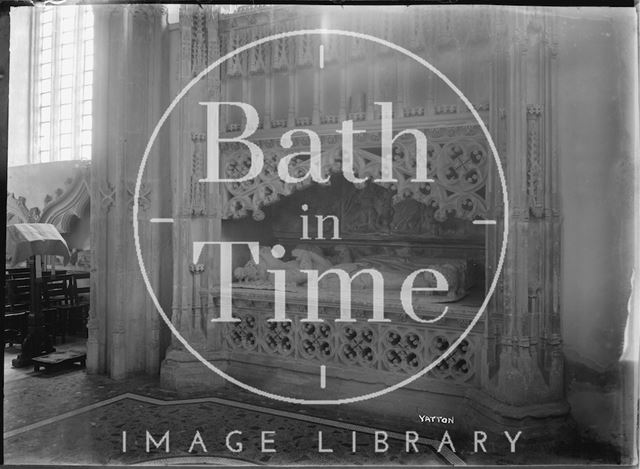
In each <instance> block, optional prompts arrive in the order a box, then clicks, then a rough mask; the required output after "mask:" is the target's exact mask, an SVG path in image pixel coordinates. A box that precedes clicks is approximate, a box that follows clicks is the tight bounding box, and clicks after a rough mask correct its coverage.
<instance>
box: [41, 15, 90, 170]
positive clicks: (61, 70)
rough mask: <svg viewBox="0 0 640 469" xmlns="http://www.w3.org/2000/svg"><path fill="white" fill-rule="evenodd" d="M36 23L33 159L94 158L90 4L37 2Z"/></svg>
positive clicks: (47, 160) (46, 160)
mask: <svg viewBox="0 0 640 469" xmlns="http://www.w3.org/2000/svg"><path fill="white" fill-rule="evenodd" d="M33 26H34V27H33V32H34V41H33V44H34V49H35V50H34V55H33V69H32V70H33V74H32V77H33V81H32V87H31V92H32V103H33V106H32V109H33V114H32V116H31V123H32V127H31V129H32V132H31V135H32V138H31V148H30V161H31V162H32V163H44V162H49V161H61V160H79V159H82V160H88V159H91V140H92V137H91V131H92V126H93V122H92V98H93V49H94V44H93V13H92V10H91V7H86V6H46V7H44V8H37V9H36V12H35V15H34V24H33Z"/></svg>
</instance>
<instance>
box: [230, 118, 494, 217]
mask: <svg viewBox="0 0 640 469" xmlns="http://www.w3.org/2000/svg"><path fill="white" fill-rule="evenodd" d="M424 132H425V134H426V135H427V141H428V146H427V152H428V156H427V172H428V177H429V178H431V179H433V182H430V183H416V182H411V181H412V179H414V178H415V177H416V167H415V166H416V158H415V141H414V137H413V136H411V135H403V136H401V137H400V138H398V139H397V140H396V142H395V143H394V145H393V175H394V179H396V181H397V182H393V183H376V184H379V185H381V186H383V187H386V188H388V189H390V190H391V191H392V192H393V193H394V196H393V202H394V204H397V203H399V202H402V201H403V200H406V199H414V200H416V201H418V202H420V203H422V204H424V205H427V206H429V207H432V208H433V209H434V216H435V219H436V220H438V221H445V220H446V219H447V218H449V217H456V218H460V219H464V220H474V219H477V218H484V217H486V216H487V206H488V204H487V200H486V183H487V174H488V167H489V164H488V162H489V158H490V153H489V151H488V149H487V145H486V142H485V140H484V137H483V136H482V133H481V131H480V129H479V127H478V126H461V127H450V128H436V129H427V130H425V131H424ZM358 137H359V138H358V139H357V141H356V142H355V144H354V151H353V153H354V164H353V166H354V174H355V176H356V177H358V178H368V179H369V180H372V181H373V180H375V179H377V178H379V177H380V167H381V156H380V155H381V150H380V134H379V133H368V134H360V135H358ZM293 143H294V145H293V147H292V148H290V149H286V150H285V149H282V148H281V147H280V146H279V145H277V143H276V142H275V141H273V140H263V141H260V142H258V144H259V146H260V147H261V148H262V151H263V153H264V167H263V169H262V171H261V172H260V174H259V175H258V176H257V177H256V178H254V179H251V180H248V181H243V182H230V183H225V184H223V187H224V189H223V205H222V214H221V215H222V218H223V219H229V218H243V217H245V216H247V215H248V214H249V213H250V212H251V213H252V216H253V218H254V219H255V220H258V221H259V220H262V219H264V217H265V214H264V212H263V210H262V209H263V208H264V207H266V206H268V205H271V204H273V203H274V202H276V201H278V200H279V199H280V198H281V197H286V196H288V195H290V194H292V193H293V192H295V191H297V190H300V189H303V188H305V187H307V186H309V185H310V184H312V183H313V181H312V180H311V178H307V179H305V180H304V181H302V182H300V183H285V182H283V181H282V180H281V179H280V177H279V176H278V170H277V167H278V162H279V161H280V159H281V158H283V157H284V156H286V155H290V154H292V153H294V152H305V151H308V148H309V147H308V141H307V139H306V138H294V139H293ZM222 153H223V159H222V171H223V174H224V177H226V178H228V179H239V178H240V177H241V176H243V175H244V174H246V173H247V172H248V171H249V169H250V165H251V157H250V154H249V151H248V150H247V148H246V147H245V146H244V145H241V144H239V143H231V144H224V145H223V146H222ZM308 171H309V158H308V156H307V155H302V156H298V157H295V158H293V159H292V160H291V161H290V164H289V173H290V174H291V175H292V176H294V177H302V176H304V175H305V174H307V172H308ZM340 171H342V148H341V142H340V141H339V140H338V139H337V138H336V137H335V136H333V135H330V136H324V137H322V175H323V178H324V177H326V176H327V175H330V174H332V173H337V172H340ZM329 184H330V182H329ZM355 185H356V187H364V185H365V183H361V184H355Z"/></svg>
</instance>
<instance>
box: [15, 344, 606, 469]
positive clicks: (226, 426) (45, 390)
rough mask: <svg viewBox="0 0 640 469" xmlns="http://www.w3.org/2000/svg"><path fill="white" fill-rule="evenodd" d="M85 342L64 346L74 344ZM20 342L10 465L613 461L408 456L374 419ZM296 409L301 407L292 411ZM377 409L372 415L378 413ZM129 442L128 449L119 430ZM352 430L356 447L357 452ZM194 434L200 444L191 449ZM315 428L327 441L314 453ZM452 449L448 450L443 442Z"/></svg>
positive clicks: (588, 454)
mask: <svg viewBox="0 0 640 469" xmlns="http://www.w3.org/2000/svg"><path fill="white" fill-rule="evenodd" d="M79 346H82V344H81V343H79V342H72V343H68V344H66V345H64V346H57V348H58V349H59V350H60V349H62V348H69V347H73V348H77V347H79ZM18 351H19V350H16V349H9V348H7V349H5V395H4V432H5V433H4V456H5V461H4V462H5V464H62V465H67V464H142V463H145V462H147V463H155V464H171V463H179V464H194V463H197V464H214V465H230V464H245V465H246V464H265V463H270V464H285V465H296V466H297V465H309V464H314V465H328V464H333V465H344V464H349V465H354V464H355V465H360V464H366V465H398V464H402V465H405V464H411V465H451V464H452V463H453V464H464V462H463V461H466V462H467V463H469V464H545V463H546V464H549V463H554V464H558V463H562V464H573V465H575V464H580V463H581V462H587V461H588V462H590V463H591V464H593V463H611V462H615V460H613V459H612V457H614V456H609V457H606V455H605V454H603V453H602V451H601V450H600V449H599V448H595V447H593V446H592V445H587V444H579V445H578V446H575V445H574V446H571V447H568V448H567V449H566V450H565V451H562V452H559V453H558V452H551V451H539V450H538V451H534V452H529V451H527V452H526V453H520V454H517V455H509V454H505V455H490V454H487V455H481V454H471V453H469V452H465V451H459V452H458V453H457V454H453V453H451V452H450V451H443V452H442V453H441V454H439V453H437V452H436V451H435V449H434V448H436V447H437V444H438V441H434V440H424V439H422V440H421V441H420V442H419V443H418V445H417V446H418V449H419V453H417V454H415V453H412V454H407V453H406V452H405V446H404V445H405V443H404V441H403V440H402V439H401V437H402V436H403V435H402V434H399V433H393V432H392V431H388V435H389V440H388V442H389V450H388V451H387V452H385V453H376V452H375V447H374V438H373V432H374V431H375V430H377V429H378V428H376V421H375V420H373V419H371V420H368V421H367V420H366V419H362V420H361V421H359V422H358V423H359V425H355V424H353V423H346V422H345V421H344V420H342V418H343V417H342V416H340V414H338V413H335V412H334V413H332V412H329V411H328V409H327V412H325V413H323V414H321V415H318V414H315V415H311V414H312V413H311V412H308V411H306V410H304V409H298V410H297V413H294V412H291V409H290V408H287V407H284V406H282V405H278V403H274V402H272V401H266V400H265V399H263V398H259V397H256V396H254V395H248V394H247V393H244V392H241V391H238V390H237V389H236V388H234V387H231V386H230V387H228V388H222V389H220V390H218V391H217V392H211V393H208V394H207V395H206V396H193V397H192V396H189V398H182V397H179V396H177V395H175V394H173V393H171V392H167V391H163V390H162V389H160V388H159V385H158V381H157V379H152V378H149V377H140V378H135V379H129V380H125V381H113V380H111V379H109V378H107V377H105V376H96V375H87V374H86V372H85V370H83V369H78V368H77V367H76V368H72V369H68V370H60V371H58V372H54V373H45V372H38V373H35V372H33V368H31V367H27V368H23V369H19V370H16V369H12V368H11V358H13V357H15V355H16V354H17V352H18ZM294 410H295V409H294ZM374 417H375V416H374ZM147 430H148V431H149V432H150V433H151V434H152V435H153V437H154V438H155V439H156V440H160V438H161V437H162V435H163V434H164V433H165V432H166V431H167V430H170V436H169V442H170V452H169V453H166V452H165V451H164V447H162V448H161V449H153V448H152V449H151V451H150V452H149V453H147V452H146V451H145V432H146V431H147ZM234 430H239V431H241V432H242V434H241V435H232V441H231V444H232V446H233V444H235V443H236V442H240V443H242V445H243V450H242V451H241V452H238V453H234V452H231V451H230V450H228V449H227V447H226V445H225V438H226V435H227V434H228V433H229V432H231V431H234ZM267 430H272V431H275V432H276V434H275V436H274V437H273V439H274V440H275V443H274V444H275V447H276V450H277V452H276V453H266V452H261V451H260V432H261V431H267ZM123 431H125V432H126V435H127V437H126V441H127V448H126V452H123V448H122V432H123ZM353 431H356V435H357V446H356V448H357V451H356V452H355V453H353V452H352V448H351V438H352V432H353ZM196 432H200V435H201V436H202V441H203V443H204V445H205V447H206V449H207V452H206V453H205V452H204V450H203V448H202V447H201V446H199V445H196V446H195V447H194V451H193V452H191V453H190V452H189V447H190V445H191V443H192V442H193V439H194V436H195V434H196ZM318 432H322V435H323V443H324V444H323V446H324V447H328V448H331V449H333V452H332V453H319V452H318ZM445 449H446V448H445Z"/></svg>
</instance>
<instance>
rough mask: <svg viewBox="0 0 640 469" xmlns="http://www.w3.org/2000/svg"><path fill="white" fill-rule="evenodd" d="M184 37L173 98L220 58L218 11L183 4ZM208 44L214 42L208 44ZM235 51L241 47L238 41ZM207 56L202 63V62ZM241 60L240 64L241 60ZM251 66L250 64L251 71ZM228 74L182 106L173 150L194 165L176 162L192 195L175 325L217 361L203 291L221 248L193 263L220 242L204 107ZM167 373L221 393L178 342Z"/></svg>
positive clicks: (180, 200)
mask: <svg viewBox="0 0 640 469" xmlns="http://www.w3.org/2000/svg"><path fill="white" fill-rule="evenodd" d="M176 33H177V34H176V36H175V37H173V38H172V40H174V41H176V42H179V43H180V48H179V52H178V53H177V56H176V57H175V60H174V61H173V62H174V64H173V66H174V67H177V69H178V76H177V80H176V83H175V84H174V88H175V89H172V90H171V95H172V96H174V95H175V94H177V93H178V92H179V91H180V90H181V89H182V88H183V87H184V86H185V85H186V84H187V83H188V82H189V81H190V80H191V79H192V77H193V76H195V75H197V74H198V73H200V72H201V71H202V70H203V69H204V68H205V67H206V66H208V65H210V64H211V63H212V62H214V61H215V60H216V59H217V58H219V57H220V54H221V52H224V53H226V52H227V51H226V50H224V51H221V50H220V45H219V44H218V42H217V41H218V37H219V36H218V12H217V11H216V9H215V8H212V7H209V6H206V7H200V6H197V5H182V6H181V7H180V21H179V26H178V31H176ZM205 38H206V39H205ZM230 41H231V44H230V46H229V47H230V49H235V48H236V47H237V46H238V44H237V43H234V42H233V40H231V39H230ZM195 57H201V58H202V59H201V60H195V59H194V58H195ZM238 59H239V60H240V58H238ZM242 65H243V64H242V63H240V62H234V63H231V61H229V62H228V63H227V64H226V67H225V70H227V73H228V74H229V75H231V74H236V72H237V71H238V70H239V69H243V70H244V68H243V67H242ZM244 65H246V62H245V64H244ZM220 74H221V69H216V70H213V71H212V72H210V73H209V74H208V75H207V76H206V77H205V78H203V83H202V84H199V85H196V86H194V87H193V88H192V89H191V90H190V91H189V92H188V93H187V94H186V95H185V96H184V98H183V99H182V101H181V105H180V106H178V107H177V108H176V109H175V111H174V113H173V114H172V118H171V138H172V141H171V142H170V147H171V151H172V152H176V153H177V154H180V155H185V156H186V155H188V158H173V159H172V160H171V166H172V173H173V174H174V175H175V177H174V178H173V179H172V183H173V192H174V193H175V194H184V195H182V196H180V197H176V198H175V199H174V201H173V213H174V220H175V222H174V223H173V225H172V226H173V238H174V244H173V249H172V258H173V291H172V293H173V300H172V304H171V311H172V323H173V325H174V326H175V328H176V329H177V330H178V331H179V332H180V334H181V335H182V336H183V337H184V339H185V340H187V341H188V342H189V344H190V345H191V346H193V347H194V348H195V349H196V350H197V351H198V352H199V353H201V354H203V355H206V356H207V358H208V359H212V360H213V359H215V356H212V355H211V353H213V354H214V355H215V352H216V350H215V347H214V348H213V349H211V347H210V345H211V344H210V341H209V339H208V335H209V334H210V324H211V323H210V321H209V319H210V315H211V311H210V307H211V305H209V304H207V301H206V296H202V294H201V292H202V291H203V290H206V289H208V288H211V287H212V286H213V285H216V284H217V269H216V268H215V267H216V266H217V265H219V262H218V260H217V258H218V254H217V253H216V252H215V249H205V250H204V251H203V253H202V255H201V257H200V259H199V260H198V263H197V264H193V263H192V261H191V260H190V259H191V253H192V251H193V241H195V240H200V241H202V240H212V241H215V240H220V239H221V219H220V215H219V209H218V204H219V198H220V196H219V187H218V185H217V184H213V183H206V184H205V183H201V182H199V181H200V179H201V178H203V177H204V175H205V170H206V134H205V133H204V132H205V130H206V120H205V114H204V112H198V108H200V107H201V106H200V104H199V103H200V102H206V101H219V100H220V96H221V80H220ZM171 340H172V341H171V345H170V347H169V349H168V351H167V354H166V358H165V360H164V361H163V362H162V367H161V371H160V377H161V385H162V386H163V387H166V388H172V389H177V388H180V389H183V390H184V389H185V388H188V387H189V383H190V382H193V383H199V384H200V385H202V384H205V385H211V386H214V385H215V384H216V383H217V382H218V381H217V376H216V375H214V374H213V373H210V372H206V370H205V369H204V368H203V367H202V365H201V364H200V363H199V362H198V361H196V360H195V358H194V357H193V356H192V355H191V353H189V352H188V351H187V350H185V348H184V346H183V345H182V343H180V342H179V341H178V340H177V339H176V338H175V337H172V339H171Z"/></svg>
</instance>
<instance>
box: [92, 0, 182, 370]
mask: <svg viewBox="0 0 640 469" xmlns="http://www.w3.org/2000/svg"><path fill="white" fill-rule="evenodd" d="M94 12H95V34H96V41H95V42H96V44H97V45H98V46H97V47H98V48H97V49H96V73H95V77H96V78H95V80H96V86H95V87H94V89H95V90H96V94H95V96H94V110H95V111H94V116H95V117H94V143H93V155H92V166H91V172H92V174H91V180H92V197H91V205H92V207H91V214H92V216H91V224H92V226H91V236H92V239H91V247H92V250H93V253H92V259H93V261H92V276H91V284H92V285H91V293H92V296H91V313H90V319H89V338H88V343H87V349H88V351H87V355H88V357H87V368H88V370H89V371H90V372H94V373H95V372H101V373H107V374H109V375H110V376H111V377H113V378H116V379H119V378H123V377H125V376H127V375H129V374H132V373H140V372H146V373H156V372H157V370H158V368H159V363H160V348H161V344H160V325H159V322H158V319H159V317H158V314H157V313H156V311H155V308H154V307H153V304H152V302H151V300H150V298H149V296H148V294H147V291H146V288H145V286H144V284H143V282H142V279H141V277H140V271H139V267H138V262H137V259H136V255H135V248H134V243H133V225H132V209H133V193H134V187H135V180H136V175H137V171H138V167H139V164H140V160H141V159H142V154H143V152H144V149H145V146H146V144H147V138H148V136H149V134H150V133H151V129H152V128H153V126H154V125H155V123H156V122H157V120H158V119H159V117H160V112H161V106H162V103H163V99H164V95H163V93H162V85H163V79H164V77H165V75H166V74H164V73H163V72H164V70H163V69H162V64H161V60H160V59H161V50H162V34H163V31H164V29H165V24H166V21H165V14H166V10H165V8H164V7H161V6H142V5H139V6H134V5H131V6H120V5H119V6H96V7H94ZM98 91H99V92H98ZM161 147H162V141H158V142H156V145H155V148H154V149H153V150H152V152H151V154H150V158H149V164H148V166H147V170H146V172H145V176H144V177H143V180H142V186H141V191H140V200H139V204H140V211H139V223H140V241H141V247H142V252H143V256H144V260H145V263H146V267H147V271H148V272H149V277H150V281H151V283H152V285H153V286H154V288H158V290H159V291H161V290H162V288H159V287H161V285H160V282H161V281H164V282H166V281H168V282H170V281H171V279H170V278H169V279H167V278H166V277H163V274H162V273H161V271H162V269H163V268H164V267H165V266H166V265H167V264H166V259H162V258H160V257H159V256H158V255H157V253H158V252H163V247H164V246H166V244H167V243H170V238H169V237H168V236H167V234H166V233H162V232H159V231H156V230H155V228H153V227H151V226H150V224H149V218H151V217H158V216H170V215H169V214H159V213H160V212H162V210H163V209H164V204H166V202H167V197H170V194H169V195H167V194H166V193H163V192H162V191H160V190H158V188H159V184H160V182H161V181H162V180H165V179H166V178H167V177H168V174H165V170H163V168H165V167H166V165H165V164H163V161H161V159H162V158H163V156H166V155H163V153H162V152H161V151H160V150H159V148H161ZM169 265H170V264H169ZM169 269H170V267H169ZM159 299H160V301H161V302H162V301H166V298H163V297H162V295H160V298H159Z"/></svg>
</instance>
